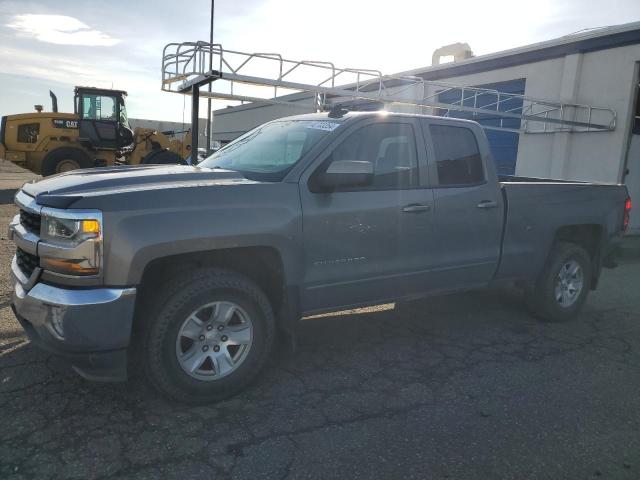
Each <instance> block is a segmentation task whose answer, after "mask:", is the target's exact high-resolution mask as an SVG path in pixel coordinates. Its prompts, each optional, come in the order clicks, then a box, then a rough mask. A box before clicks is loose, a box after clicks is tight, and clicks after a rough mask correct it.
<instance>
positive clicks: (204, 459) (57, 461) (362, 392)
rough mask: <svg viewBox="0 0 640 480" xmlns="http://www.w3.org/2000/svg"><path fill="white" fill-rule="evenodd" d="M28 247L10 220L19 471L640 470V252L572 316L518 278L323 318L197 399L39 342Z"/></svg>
mask: <svg viewBox="0 0 640 480" xmlns="http://www.w3.org/2000/svg"><path fill="white" fill-rule="evenodd" d="M14 213H15V209H14V207H12V206H9V205H4V206H0V224H1V225H6V224H7V223H8V221H9V217H10V216H11V215H13V214H14ZM11 255H12V246H11V244H10V242H8V240H7V238H6V233H5V230H4V228H2V229H1V230H0V478H2V479H5V478H11V479H13V478H15V479H21V478H51V479H58V478H78V479H94V478H96V479H97V478H104V479H107V478H108V479H112V478H114V479H115V478H150V479H156V478H180V479H190V478H198V479H213V478H222V479H228V478H238V479H243V478H273V479H285V478H313V479H315V478H317V479H328V478H342V479H344V478H348V479H357V478H362V479H370V478H391V479H396V478H402V479H409V478H416V479H432V478H433V479H445V478H448V479H495V478H499V479H529V478H531V479H554V480H555V479H590V478H607V479H637V478H640V295H639V292H640V290H639V284H640V263H628V264H625V265H621V266H620V267H619V268H618V269H616V270H611V271H609V270H606V271H605V272H604V274H603V277H602V280H601V285H600V288H599V289H598V290H597V291H596V292H593V293H592V295H591V296H590V298H589V300H588V302H587V305H586V308H585V310H584V313H583V314H582V315H581V316H580V317H579V318H577V319H576V320H574V321H571V322H568V323H563V324H547V323H541V322H539V321H537V320H535V319H534V318H532V317H530V316H529V315H528V314H527V313H526V312H525V310H524V309H523V306H522V300H521V297H520V295H519V294H518V292H516V291H511V290H499V291H485V292H474V293H466V294H456V295H450V296H446V297H440V298H432V299H428V300H422V301H417V302H412V303H410V304H405V305H401V306H398V307H397V308H395V309H391V308H379V309H374V310H369V311H365V312H350V313H344V314H337V315H328V316H323V317H320V318H314V319H308V320H305V321H303V322H302V324H301V328H300V348H299V351H298V352H297V353H296V354H295V355H280V356H278V357H277V358H275V359H274V360H273V361H272V362H271V364H270V365H269V367H268V369H267V370H266V372H265V373H264V374H263V375H262V377H261V378H260V379H259V380H258V381H257V382H256V383H255V384H254V385H252V386H251V387H250V388H249V389H248V390H247V391H246V392H244V393H242V394H241V395H239V396H237V397H235V398H233V399H231V400H228V401H225V402H221V403H218V404H212V405H210V406H201V407H187V406H183V405H179V404H175V403H172V402H170V401H167V400H165V399H163V398H162V397H160V396H159V395H158V394H157V393H156V392H155V391H154V390H153V388H151V387H150V386H149V385H148V384H147V382H146V381H145V379H144V378H143V377H141V376H136V377H135V378H133V379H131V380H130V381H129V382H127V383H122V384H95V383H90V382H87V381H85V380H83V379H81V378H79V377H78V376H77V375H76V374H75V373H73V371H71V369H70V368H69V365H68V364H67V363H66V361H64V360H62V359H59V358H56V357H54V356H51V355H49V354H47V353H44V352H42V351H39V350H37V349H35V348H33V347H32V346H31V345H30V344H29V342H28V341H27V340H26V338H25V337H24V335H23V333H22V331H21V329H20V327H19V325H18V323H17V322H16V321H15V319H14V318H13V314H12V313H11V310H10V308H9V302H10V285H9V282H8V280H7V278H8V267H9V259H10V256H11Z"/></svg>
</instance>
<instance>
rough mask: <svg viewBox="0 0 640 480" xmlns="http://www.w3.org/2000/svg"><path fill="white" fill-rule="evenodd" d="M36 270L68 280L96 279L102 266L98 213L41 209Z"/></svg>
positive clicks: (100, 224)
mask: <svg viewBox="0 0 640 480" xmlns="http://www.w3.org/2000/svg"><path fill="white" fill-rule="evenodd" d="M40 238H41V239H42V241H41V242H40V243H39V244H38V254H39V256H40V266H41V267H42V268H43V269H45V270H48V271H50V272H54V273H60V274H64V275H72V276H87V275H97V274H99V273H100V266H101V263H102V215H101V213H100V212H99V211H82V212H78V211H76V212H74V211H70V210H67V211H60V210H54V209H47V208H43V209H42V217H41V224H40Z"/></svg>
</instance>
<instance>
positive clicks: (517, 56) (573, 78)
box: [213, 22, 640, 233]
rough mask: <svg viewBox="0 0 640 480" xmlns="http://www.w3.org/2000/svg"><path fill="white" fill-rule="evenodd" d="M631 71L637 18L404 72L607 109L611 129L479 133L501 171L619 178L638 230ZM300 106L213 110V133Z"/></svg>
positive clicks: (639, 102) (638, 61)
mask: <svg viewBox="0 0 640 480" xmlns="http://www.w3.org/2000/svg"><path fill="white" fill-rule="evenodd" d="M639 71H640V22H637V23H630V24H625V25H619V26H614V27H606V28H601V29H596V30H590V31H587V32H584V33H579V34H573V35H568V36H565V37H561V38H558V39H554V40H550V41H547V42H542V43H538V44H534V45H529V46H525V47H520V48H515V49H512V50H506V51H503V52H498V53H494V54H490V55H482V56H479V57H473V58H468V59H463V60H461V61H457V62H453V63H446V64H441V65H435V66H431V67H424V68H419V69H416V70H412V71H410V72H404V73H405V74H409V75H414V76H419V77H422V78H424V79H426V80H432V81H438V82H448V83H451V84H456V85H460V86H478V87H480V86H481V87H487V88H492V89H495V90H498V91H500V92H508V93H515V94H522V95H525V96H526V97H533V98H538V99H545V100H551V101H556V102H565V103H571V104H585V105H591V106H597V107H606V108H610V109H612V110H613V111H615V128H613V129H612V130H611V131H597V132H594V131H589V132H575V131H574V132H567V131H558V128H551V127H550V128H548V129H547V131H546V132H541V133H532V132H530V131H524V132H520V133H513V132H504V131H495V130H486V131H487V134H488V136H489V142H490V144H491V147H492V150H493V153H494V157H495V159H496V164H497V166H498V170H499V171H500V172H501V173H505V174H513V173H515V174H516V175H522V176H531V177H552V178H559V179H570V180H589V181H603V182H623V183H626V184H627V186H628V188H629V191H630V194H631V197H632V200H633V201H634V205H635V207H636V208H635V211H634V212H632V218H631V226H632V228H633V229H634V230H635V231H637V232H639V233H640V95H639V94H638V88H639V83H640V77H639ZM451 93H452V92H449V93H448V94H445V93H443V94H442V95H441V96H440V98H439V101H440V102H445V103H451V101H453V100H452V99H449V100H447V98H444V97H446V95H450V94H451ZM454 96H455V93H454ZM287 99H288V100H290V101H295V102H298V103H299V104H301V105H308V108H307V109H306V110H307V111H311V108H312V107H311V105H312V103H311V97H310V96H309V94H304V93H300V94H294V95H290V96H288V97H287ZM361 105H362V109H377V108H380V106H379V105H376V104H372V103H371V102H369V103H367V102H365V101H363V102H361ZM392 110H393V108H392ZM304 111H305V109H304V108H291V107H288V106H284V105H272V104H266V103H251V104H245V105H241V106H238V107H229V108H226V109H221V110H216V111H215V112H214V125H213V138H214V139H215V140H220V141H223V142H224V141H229V140H232V139H233V138H236V137H237V136H239V135H240V134H242V133H244V132H246V131H247V130H249V129H251V128H253V127H254V126H257V125H259V124H261V123H263V122H265V121H268V120H272V119H274V118H279V117H283V116H287V115H293V114H296V113H303V112H304ZM403 111H407V108H404V109H403ZM421 111H424V109H423V110H421ZM427 113H434V112H433V111H430V112H427ZM435 113H437V112H435ZM600 113H601V112H599V111H594V113H593V115H594V118H592V119H591V120H592V121H594V122H596V123H598V122H597V118H596V117H597V116H598V115H599V114H600ZM453 116H464V118H471V119H475V120H478V121H479V122H480V123H484V124H487V125H491V124H492V122H494V121H495V118H493V119H492V118H489V117H487V116H484V117H483V116H482V115H481V116H471V115H468V114H466V115H465V114H460V115H456V114H454V115H453ZM602 118H604V117H602ZM510 121H511V120H510ZM512 122H513V121H512ZM516 122H517V125H516V128H520V127H521V124H520V121H519V120H517V121H516ZM541 126H542V125H541V124H539V123H537V124H536V128H533V129H531V130H540V129H541ZM634 213H635V215H634Z"/></svg>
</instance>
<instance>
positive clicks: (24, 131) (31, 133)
mask: <svg viewBox="0 0 640 480" xmlns="http://www.w3.org/2000/svg"><path fill="white" fill-rule="evenodd" d="M39 133H40V124H39V123H25V124H24V125H19V126H18V142H20V143H36V142H37V141H38V134H39Z"/></svg>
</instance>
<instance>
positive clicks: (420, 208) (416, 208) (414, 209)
mask: <svg viewBox="0 0 640 480" xmlns="http://www.w3.org/2000/svg"><path fill="white" fill-rule="evenodd" d="M429 210H431V205H422V204H420V203H414V204H411V205H407V206H406V207H403V208H402V211H403V212H405V213H420V212H428V211H429Z"/></svg>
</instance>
